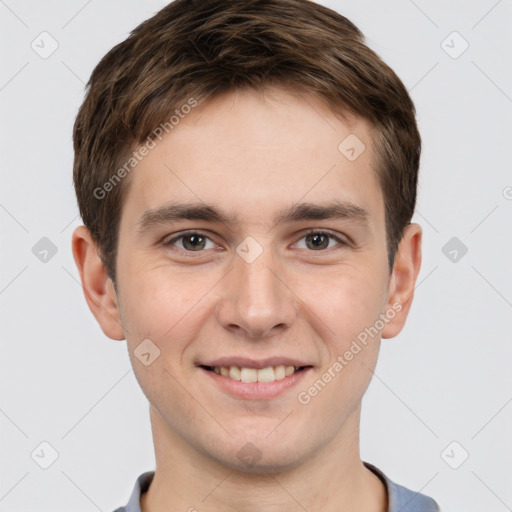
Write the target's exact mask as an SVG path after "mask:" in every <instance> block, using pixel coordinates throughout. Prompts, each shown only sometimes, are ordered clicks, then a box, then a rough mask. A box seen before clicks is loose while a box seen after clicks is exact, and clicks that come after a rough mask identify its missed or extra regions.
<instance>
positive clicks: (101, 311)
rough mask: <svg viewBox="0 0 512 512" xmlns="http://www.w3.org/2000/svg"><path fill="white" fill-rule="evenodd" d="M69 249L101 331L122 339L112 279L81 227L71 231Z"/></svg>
mask: <svg viewBox="0 0 512 512" xmlns="http://www.w3.org/2000/svg"><path fill="white" fill-rule="evenodd" d="M72 251H73V258H74V260H75V263H76V266H77V268H78V271H79V273H80V279H81V281H82V289H83V291H84V295H85V300H86V301H87V304H88V306H89V309H90V310H91V312H92V314H93V315H94V317H95V318H96V320H97V321H98V323H99V324H100V327H101V329H102V331H103V332H104V333H105V335H106V336H108V337H109V338H111V339H113V340H123V339H125V334H124V329H123V326H122V325H121V317H120V314H119V307H118V303H117V296H116V293H115V290H114V286H113V283H112V280H111V279H110V278H109V277H108V274H107V271H106V269H105V266H104V265H103V262H102V261H101V258H100V256H99V254H98V252H97V248H96V245H95V243H94V241H93V240H92V237H91V234H90V232H89V230H88V229H87V228H86V227H85V226H79V227H78V228H76V229H75V231H74V232H73V236H72Z"/></svg>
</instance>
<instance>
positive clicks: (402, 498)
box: [363, 462, 441, 512]
mask: <svg viewBox="0 0 512 512" xmlns="http://www.w3.org/2000/svg"><path fill="white" fill-rule="evenodd" d="M363 464H364V465H365V466H366V467H367V468H368V469H369V470H370V471H372V472H373V473H375V474H376V475H377V476H378V477H379V478H380V479H381V480H382V482H383V483H384V485H385V486H386V488H387V491H388V498H389V504H388V512H399V511H400V512H440V510H441V509H440V508H439V505H438V504H437V503H436V501H434V500H433V499H432V498H430V497H429V496H426V495H424V494H421V493H420V492H415V491H411V490H410V489H407V488H406V487H403V486H401V485H398V484H396V483H395V482H393V481H392V480H390V479H389V478H388V477H387V476H386V475H385V474H384V473H383V472H382V471H380V470H379V469H378V468H376V467H375V466H374V465H373V464H369V463H368V462H363Z"/></svg>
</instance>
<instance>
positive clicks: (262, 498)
mask: <svg viewBox="0 0 512 512" xmlns="http://www.w3.org/2000/svg"><path fill="white" fill-rule="evenodd" d="M150 417H151V425H152V432H153V441H154V445H155V456H156V457H155V458H156V470H155V476H154V478H153V481H152V482H151V485H150V487H149V489H148V491H147V492H146V493H144V494H143V495H142V497H141V510H142V512H164V511H165V512H169V511H174V510H176V511H178V510H181V511H184V510H186V511H189V512H220V511H222V512H260V511H265V512H282V511H283V510H297V511H299V510H307V511H308V512H320V511H325V510H336V511H337V512H349V511H350V512H352V511H353V510H361V511H363V510H364V511H365V512H386V511H387V509H388V507H387V496H386V489H385V487H384V485H383V483H382V482H381V481H380V479H379V478H378V477H377V476H376V475H375V474H374V473H372V472H371V471H370V470H368V469H367V468H366V467H365V466H364V465H363V463H362V462H361V459H360V455H359V417H360V408H359V409H357V410H356V411H354V413H353V415H352V416H350V417H349V418H348V419H347V421H346V422H345V424H344V426H343V428H342V431H341V432H340V433H339V435H338V436H337V437H335V438H334V439H332V440H331V441H330V442H329V443H327V444H325V445H324V446H322V447H321V448H319V449H318V451H317V452H316V453H314V454H312V455H311V456H310V457H309V458H308V459H307V460H303V461H301V463H299V464H298V465H296V466H294V467H293V468H290V469H287V470H284V471H279V472H275V473H254V472H248V471H240V470H238V469H233V468H231V467H227V466H226V465H223V464H220V463H219V462H218V461H217V460H215V459H213V458H211V457H209V456H208V455H206V454H204V453H202V452H199V451H198V450H196V449H195V448H194V447H192V446H191V445H190V444H189V443H187V442H186V441H185V440H184V439H183V438H181V437H180V436H179V435H177V434H176V433H175V432H173V431H172V430H170V429H169V428H168V426H167V425H166V424H165V422H164V420H163V419H162V417H161V416H160V415H159V414H158V412H157V411H156V410H155V409H154V408H153V407H150Z"/></svg>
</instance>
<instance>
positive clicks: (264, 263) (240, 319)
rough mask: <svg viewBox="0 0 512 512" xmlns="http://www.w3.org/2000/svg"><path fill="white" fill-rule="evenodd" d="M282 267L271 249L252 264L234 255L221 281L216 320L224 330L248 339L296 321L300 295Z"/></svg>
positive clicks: (280, 329) (272, 331)
mask: <svg viewBox="0 0 512 512" xmlns="http://www.w3.org/2000/svg"><path fill="white" fill-rule="evenodd" d="M279 268H280V267H278V266H276V265H275V262H274V258H273V256H272V253H271V251H270V249H265V250H264V251H263V253H262V254H261V255H260V256H259V257H258V258H257V259H256V260H255V261H253V262H251V263H248V262H247V261H245V260H244V259H243V258H242V257H239V256H238V255H235V260H234V263H233V268H232V270H231V271H230V272H229V273H228V274H227V275H226V277H225V278H224V279H223V281H222V282H223V289H222V292H221V297H220V299H219V302H218V304H217V308H216V309H217V311H216V313H217V320H218V321H219V322H220V324H221V325H222V326H223V327H224V328H225V329H227V330H229V331H231V332H233V333H234V334H237V335H239V336H243V337H245V338H248V339H261V338H266V337H271V336H274V335H276V334H279V333H280V332H282V331H284V330H286V329H287V328H289V327H290V326H291V325H292V324H293V322H294V319H295V317H296V315H297V311H298V303H297V297H296V295H295V294H294V293H293V290H292V289H291V287H290V283H289V282H287V276H286V275H284V272H283V271H282V269H281V270H280V269H279ZM288 281H290V280H289V279H288Z"/></svg>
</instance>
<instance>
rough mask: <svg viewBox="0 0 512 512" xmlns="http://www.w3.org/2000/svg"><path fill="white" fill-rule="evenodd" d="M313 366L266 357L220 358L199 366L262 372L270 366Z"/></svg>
mask: <svg viewBox="0 0 512 512" xmlns="http://www.w3.org/2000/svg"><path fill="white" fill-rule="evenodd" d="M281 365H284V366H297V367H300V366H312V365H311V364H309V363H307V362H305V361H301V360H300V359H294V358H290V357H281V356H274V357H266V358H265V359H254V358H251V357H220V358H219V359H212V360H209V361H204V362H201V363H199V365H198V366H213V367H215V366H216V367H221V366H238V367H241V368H255V369H257V370H261V369H262V368H268V367H269V366H281Z"/></svg>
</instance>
